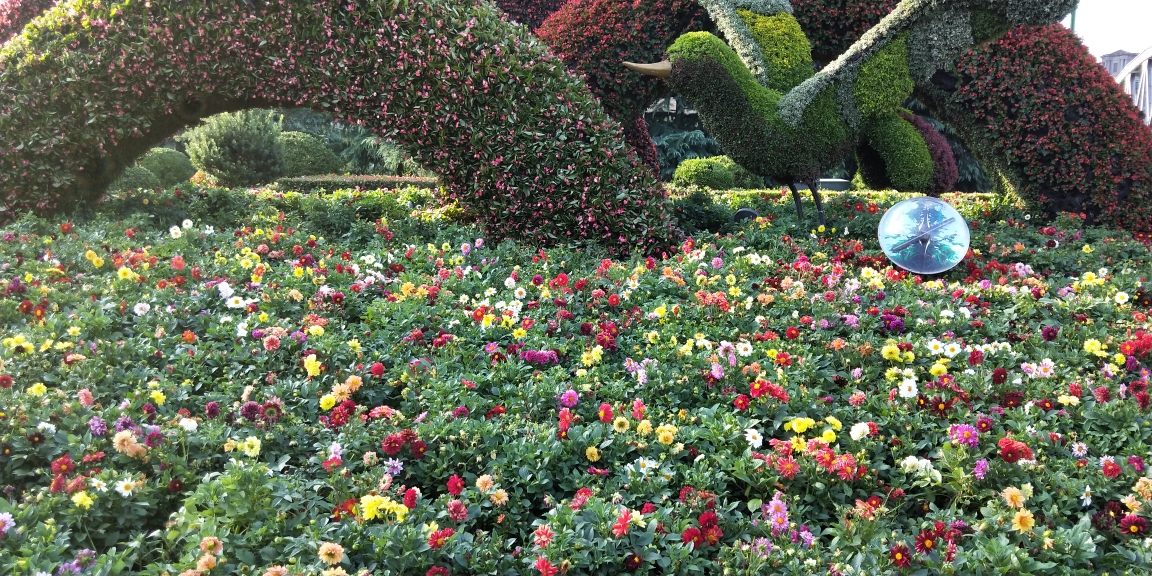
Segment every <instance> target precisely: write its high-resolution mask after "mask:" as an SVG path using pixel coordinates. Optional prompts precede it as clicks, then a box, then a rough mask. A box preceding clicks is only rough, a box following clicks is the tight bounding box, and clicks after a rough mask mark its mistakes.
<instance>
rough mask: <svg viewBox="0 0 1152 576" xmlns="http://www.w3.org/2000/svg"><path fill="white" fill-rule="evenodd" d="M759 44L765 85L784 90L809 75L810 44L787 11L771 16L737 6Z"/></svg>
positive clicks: (810, 62) (797, 83)
mask: <svg viewBox="0 0 1152 576" xmlns="http://www.w3.org/2000/svg"><path fill="white" fill-rule="evenodd" d="M736 13H737V14H739V15H740V18H741V19H743V20H744V23H745V24H746V25H747V26H748V29H749V30H751V32H752V37H753V38H755V39H756V43H757V44H759V46H760V52H761V54H762V55H763V57H764V66H765V68H766V69H767V70H766V72H767V76H768V88H770V89H772V90H779V91H781V92H785V91H788V90H791V89H792V88H795V87H796V86H797V85H799V84H800V83H801V82H803V81H805V80H807V79H808V78H811V77H812V47H811V46H809V44H808V39H807V38H806V37H805V36H804V32H803V31H802V30H801V29H800V24H799V23H798V22H797V21H796V19H795V18H793V17H792V16H791V15H790V14H787V13H785V12H781V13H778V14H773V15H771V16H762V15H760V14H754V13H752V12H751V11H748V10H737V11H736Z"/></svg>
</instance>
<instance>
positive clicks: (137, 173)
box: [109, 166, 163, 192]
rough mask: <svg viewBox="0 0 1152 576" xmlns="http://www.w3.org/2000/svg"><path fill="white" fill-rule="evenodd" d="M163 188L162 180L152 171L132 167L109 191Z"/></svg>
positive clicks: (141, 167) (140, 167)
mask: <svg viewBox="0 0 1152 576" xmlns="http://www.w3.org/2000/svg"><path fill="white" fill-rule="evenodd" d="M162 187H163V185H162V184H161V183H160V179H159V178H157V177H156V175H155V174H153V173H152V171H151V170H149V169H147V168H145V167H143V166H130V167H129V168H128V169H127V170H125V171H124V174H123V175H121V176H120V178H119V179H117V180H116V181H115V182H113V183H112V186H110V187H109V189H110V191H117V192H118V191H127V190H140V189H144V190H152V189H154V188H162Z"/></svg>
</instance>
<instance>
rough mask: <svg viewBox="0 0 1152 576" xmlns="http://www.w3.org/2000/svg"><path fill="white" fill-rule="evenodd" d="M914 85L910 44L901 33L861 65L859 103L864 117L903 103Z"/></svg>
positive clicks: (856, 90)
mask: <svg viewBox="0 0 1152 576" xmlns="http://www.w3.org/2000/svg"><path fill="white" fill-rule="evenodd" d="M912 88H913V84H912V76H911V74H910V73H909V72H908V44H907V39H906V38H905V37H903V36H902V37H900V38H899V39H898V40H895V41H893V42H891V43H889V44H888V45H887V46H885V47H884V48H882V49H881V50H880V51H879V52H877V53H876V55H875V56H873V57H872V58H869V59H868V60H865V61H864V63H863V64H862V65H861V66H860V76H859V77H858V78H857V80H856V86H855V96H856V106H857V107H858V108H859V109H860V114H861V115H863V116H864V118H871V117H874V116H879V115H882V114H886V113H889V112H892V111H894V110H895V109H896V108H897V107H899V106H901V105H903V104H904V101H905V100H907V99H908V95H909V94H911V93H912Z"/></svg>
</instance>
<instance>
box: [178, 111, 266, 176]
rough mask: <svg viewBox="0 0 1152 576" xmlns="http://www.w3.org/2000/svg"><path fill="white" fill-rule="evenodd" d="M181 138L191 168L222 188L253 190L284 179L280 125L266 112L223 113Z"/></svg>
mask: <svg viewBox="0 0 1152 576" xmlns="http://www.w3.org/2000/svg"><path fill="white" fill-rule="evenodd" d="M182 138H183V139H184V140H185V141H186V142H187V143H188V156H189V157H190V158H191V160H192V165H193V166H195V167H196V168H198V169H200V170H203V171H204V172H205V173H207V174H209V175H211V176H213V177H214V178H216V180H217V181H219V182H220V183H221V184H222V185H225V186H255V185H257V184H265V183H268V182H272V181H275V180H276V179H277V178H279V177H281V176H283V175H284V170H285V165H284V144H283V143H282V142H281V141H280V123H279V122H278V121H277V120H276V119H275V118H274V117H273V115H272V113H271V112H269V111H266V110H244V111H241V112H235V113H232V112H225V113H223V114H217V115H215V116H212V117H211V118H208V119H207V120H205V121H204V124H202V125H200V126H198V127H197V128H196V129H194V130H190V131H189V132H188V133H187V134H185V135H183V136H182Z"/></svg>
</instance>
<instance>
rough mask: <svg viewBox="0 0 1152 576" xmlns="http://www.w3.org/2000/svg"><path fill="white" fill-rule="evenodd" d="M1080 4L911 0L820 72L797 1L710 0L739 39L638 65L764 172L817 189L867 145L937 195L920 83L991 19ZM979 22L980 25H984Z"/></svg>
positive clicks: (678, 47)
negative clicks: (914, 101) (916, 103)
mask: <svg viewBox="0 0 1152 576" xmlns="http://www.w3.org/2000/svg"><path fill="white" fill-rule="evenodd" d="M1076 1H1077V0H904V1H903V2H902V3H901V4H900V5H899V6H897V7H896V9H895V10H893V11H892V13H890V14H889V15H888V16H887V17H885V18H884V20H882V21H881V22H880V23H879V24H877V25H876V26H875V27H873V28H872V29H871V30H869V31H868V32H867V33H866V34H865V35H864V36H863V37H862V38H861V39H860V40H859V41H857V42H856V43H855V44H853V45H852V47H851V48H849V49H848V51H847V52H845V53H844V54H842V55H841V56H840V57H839V58H837V59H836V60H835V61H834V62H832V63H830V64H828V65H827V66H825V67H824V68H823V69H822V70H820V71H819V72H816V73H814V71H813V62H812V53H811V47H810V46H809V43H808V39H807V37H806V36H805V35H804V32H803V31H802V30H801V29H800V25H799V23H798V22H797V21H796V19H795V18H793V17H792V14H791V12H792V7H791V4H790V3H789V2H788V0H700V3H701V5H702V6H704V8H705V9H706V10H707V11H708V14H709V16H711V18H712V20H713V21H714V22H715V23H716V25H717V28H718V29H719V31H720V32H721V33H723V34H724V36H725V37H726V38H727V39H728V41H729V43H730V44H731V46H730V45H729V44H726V43H725V42H724V41H723V40H721V39H720V38H718V37H716V36H715V35H713V34H711V33H708V32H691V33H688V34H684V35H683V36H680V38H678V39H677V40H676V41H675V42H674V43H673V44H672V46H671V47H670V48H668V50H667V56H668V59H667V60H665V61H663V62H660V63H656V64H634V63H631V62H625V63H624V65H625V66H626V67H628V68H629V69H632V70H635V71H637V72H640V73H642V74H648V75H651V76H657V77H661V78H664V79H666V80H667V81H668V82H669V84H671V86H672V88H673V90H675V91H677V92H679V93H681V94H683V95H684V96H685V97H686V98H687V99H688V100H689V101H690V102H692V104H693V105H694V106H695V107H696V109H697V110H698V111H699V113H700V117H701V119H702V120H703V121H704V125H705V127H706V128H708V131H709V132H710V133H711V134H712V136H713V137H714V138H715V139H716V140H717V141H718V142H719V143H720V146H721V147H722V148H723V149H724V152H725V153H726V154H727V155H728V156H729V157H731V158H732V159H733V160H735V161H736V162H737V163H738V164H740V165H741V166H744V167H745V168H747V169H748V170H750V171H751V172H753V173H755V174H759V175H761V176H768V177H771V178H773V179H774V180H777V181H783V182H788V183H789V188H790V189H791V190H792V197H793V200H794V201H795V202H796V215H797V217H798V218H800V219H801V220H802V219H803V218H804V210H803V206H802V204H801V201H800V193H799V191H798V190H797V189H796V186H795V184H793V183H794V182H801V183H803V184H805V185H807V186H808V188H809V189H811V191H812V196H813V199H814V201H815V203H816V210H817V213H818V215H819V219H820V224H824V223H825V218H824V207H823V201H822V199H821V197H820V193H819V190H818V181H819V178H820V174H821V173H822V172H823V171H825V170H827V169H829V168H831V167H833V166H835V165H836V164H837V163H838V162H839V161H840V160H841V159H842V158H843V157H844V155H845V154H846V153H847V152H849V151H850V150H852V149H853V148H854V147H856V146H857V145H858V144H861V145H864V146H866V147H867V148H869V149H870V150H871V151H874V152H875V153H876V155H878V156H879V157H880V159H881V160H882V161H883V164H884V169H885V171H886V173H887V176H888V180H889V181H890V182H891V183H892V185H893V187H895V188H897V189H900V190H917V191H930V190H931V186H932V183H933V179H934V173H935V170H936V166H935V163H934V161H933V156H932V153H931V152H930V151H929V148H928V145H927V144H926V142H925V140H924V137H923V136H922V135H921V133H920V131H919V130H918V129H917V127H916V126H914V125H913V124H912V123H911V122H909V121H908V120H906V119H905V118H904V117H902V114H901V113H902V112H903V110H902V106H903V104H904V102H905V101H906V100H907V99H908V97H909V96H910V95H911V93H912V89H913V82H914V81H915V80H919V79H923V80H928V79H931V78H932V77H933V76H934V75H935V74H936V73H937V71H938V70H942V69H945V68H946V67H947V66H949V65H950V64H951V62H954V61H955V60H956V58H957V57H958V56H959V55H961V54H963V53H964V52H965V51H967V50H968V49H970V48H971V47H972V46H973V45H975V44H976V43H977V42H978V41H979V42H983V41H988V40H991V39H993V38H992V37H988V34H986V33H984V31H985V30H987V29H989V27H988V26H987V23H988V22H995V23H998V24H1003V26H1002V27H1001V26H997V27H993V28H994V29H998V30H1001V33H1002V30H1006V29H1007V28H1008V26H1009V25H1017V24H1046V23H1050V22H1055V21H1058V20H1059V19H1060V18H1062V17H1063V16H1064V15H1065V14H1067V13H1068V12H1069V11H1070V10H1071V9H1072V8H1073V7H1074V6H1075V5H1076ZM974 30H975V32H974Z"/></svg>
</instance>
